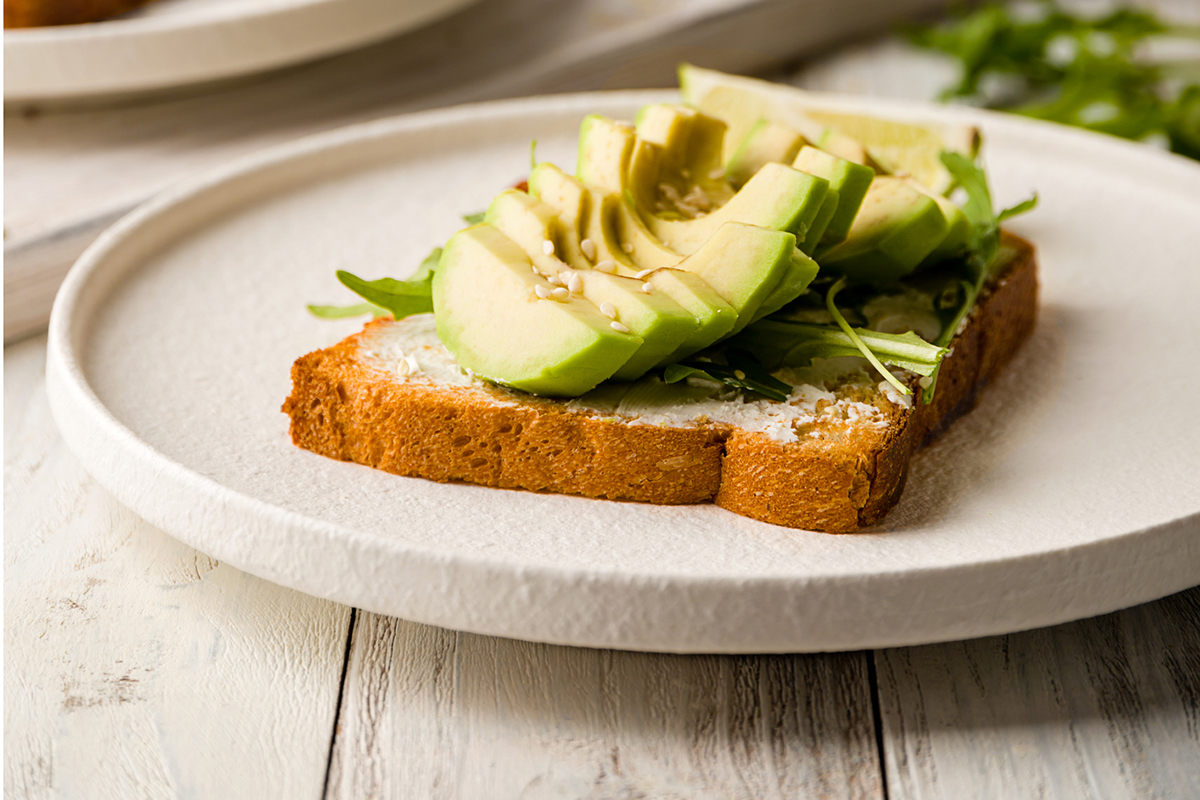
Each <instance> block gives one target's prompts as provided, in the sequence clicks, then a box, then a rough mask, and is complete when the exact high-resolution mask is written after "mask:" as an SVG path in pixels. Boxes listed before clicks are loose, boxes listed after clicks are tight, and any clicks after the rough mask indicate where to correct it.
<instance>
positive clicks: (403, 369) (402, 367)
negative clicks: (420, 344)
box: [396, 356, 412, 376]
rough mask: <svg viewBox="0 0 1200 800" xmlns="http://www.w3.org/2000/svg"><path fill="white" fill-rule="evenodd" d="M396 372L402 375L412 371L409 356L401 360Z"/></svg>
mask: <svg viewBox="0 0 1200 800" xmlns="http://www.w3.org/2000/svg"><path fill="white" fill-rule="evenodd" d="M396 372H399V373H400V375H401V376H404V375H407V374H408V373H410V372H412V367H410V366H409V365H408V356H405V357H404V358H402V359H400V362H399V363H398V364H396Z"/></svg>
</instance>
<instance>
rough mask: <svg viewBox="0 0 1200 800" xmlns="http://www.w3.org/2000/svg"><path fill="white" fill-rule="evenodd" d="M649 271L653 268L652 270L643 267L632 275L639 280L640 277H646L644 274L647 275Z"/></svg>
mask: <svg viewBox="0 0 1200 800" xmlns="http://www.w3.org/2000/svg"><path fill="white" fill-rule="evenodd" d="M651 272H654V270H652V269H644V270H642V271H641V272H639V273H637V274H636V275H634V276H633V277H635V278H637V279H638V280H639V281H640V280H641V279H642V278H644V277H646V276H647V275H649V274H650V273H651Z"/></svg>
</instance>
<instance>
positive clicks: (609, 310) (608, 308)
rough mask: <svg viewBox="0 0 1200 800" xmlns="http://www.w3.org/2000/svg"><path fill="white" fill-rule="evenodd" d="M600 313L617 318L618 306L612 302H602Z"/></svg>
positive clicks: (610, 317)
mask: <svg viewBox="0 0 1200 800" xmlns="http://www.w3.org/2000/svg"><path fill="white" fill-rule="evenodd" d="M600 313H601V314H603V315H604V316H606V317H608V318H609V319H616V318H617V307H616V306H614V305H613V304H612V303H601V304H600Z"/></svg>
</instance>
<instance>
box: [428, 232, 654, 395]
mask: <svg viewBox="0 0 1200 800" xmlns="http://www.w3.org/2000/svg"><path fill="white" fill-rule="evenodd" d="M541 285H545V286H546V287H547V288H550V287H549V286H548V284H547V282H546V279H545V278H543V277H541V276H539V275H537V274H535V273H534V271H533V268H532V263H531V262H530V260H529V257H528V256H527V255H526V254H525V252H524V251H523V250H522V249H521V248H520V247H518V246H517V244H516V243H515V242H513V241H512V240H511V239H509V238H508V237H507V236H505V235H504V234H502V233H500V231H498V230H497V229H496V228H494V227H492V226H491V225H487V224H483V225H476V226H474V227H471V228H467V229H466V230H463V231H459V232H458V233H456V234H455V235H454V236H452V237H451V238H450V241H449V242H447V243H446V247H445V248H444V249H443V251H442V257H441V261H440V263H439V265H438V269H437V271H436V272H435V273H434V277H433V307H434V312H435V315H436V319H437V332H438V338H440V339H441V340H442V342H443V343H445V345H446V347H447V348H448V349H449V350H450V352H451V353H453V354H454V357H455V358H456V359H457V360H458V363H459V364H460V365H461V366H462V367H464V368H465V369H470V370H473V371H474V372H475V373H476V374H478V375H480V376H482V377H485V378H487V379H489V380H492V381H495V382H497V383H502V384H505V385H507V386H511V387H513V388H515V389H521V390H523V391H526V392H530V393H533V394H540V395H547V396H552V397H577V396H579V395H581V394H583V393H584V392H586V391H588V390H589V389H591V388H593V387H595V386H596V385H597V384H599V383H600V382H601V381H604V380H607V379H608V378H610V377H612V375H613V374H614V373H616V372H617V370H619V369H620V368H621V367H622V366H623V365H624V364H625V363H626V362H628V361H629V359H630V358H631V357H633V356H634V354H635V353H636V352H637V351H638V350H639V349H640V348H641V345H642V340H641V338H640V337H638V336H636V335H634V334H630V333H620V332H618V331H616V330H614V329H613V328H612V326H611V324H610V320H609V319H608V318H607V317H606V316H604V315H603V314H602V313H600V311H599V309H597V308H596V306H595V305H593V304H592V303H590V302H588V301H587V300H585V299H583V298H581V297H575V296H570V297H568V298H566V299H565V300H556V299H547V300H543V299H540V298H539V297H538V296H537V294H536V293H535V287H537V286H541Z"/></svg>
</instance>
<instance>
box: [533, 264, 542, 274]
mask: <svg viewBox="0 0 1200 800" xmlns="http://www.w3.org/2000/svg"><path fill="white" fill-rule="evenodd" d="M533 274H534V275H541V274H542V273H541V272H540V271H539V270H538V268H537V264H534V265H533Z"/></svg>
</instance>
